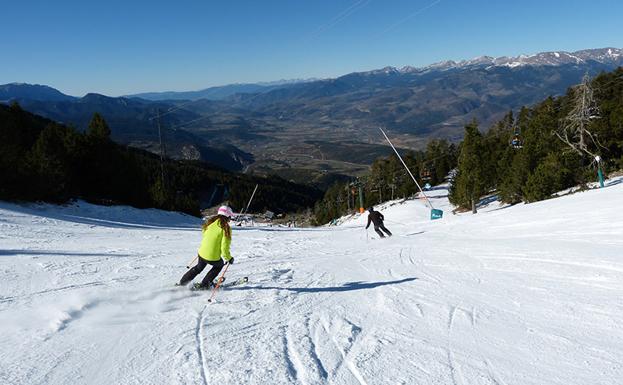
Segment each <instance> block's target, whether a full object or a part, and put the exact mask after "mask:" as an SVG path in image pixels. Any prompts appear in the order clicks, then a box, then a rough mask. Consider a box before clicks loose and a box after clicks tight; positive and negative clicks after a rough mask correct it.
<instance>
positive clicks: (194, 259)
mask: <svg viewBox="0 0 623 385" xmlns="http://www.w3.org/2000/svg"><path fill="white" fill-rule="evenodd" d="M197 258H199V256H198V255H196V256H195V258H193V260H192V261H190V263H189V264H188V265H186V268H187V269H190V265H192V264H193V263H194V262H195V261H196V260H197Z"/></svg>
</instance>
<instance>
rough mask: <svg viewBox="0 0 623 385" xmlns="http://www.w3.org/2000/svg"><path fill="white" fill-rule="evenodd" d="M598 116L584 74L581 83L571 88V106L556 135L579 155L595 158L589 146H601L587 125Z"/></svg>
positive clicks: (591, 91)
mask: <svg viewBox="0 0 623 385" xmlns="http://www.w3.org/2000/svg"><path fill="white" fill-rule="evenodd" d="M598 118H599V108H598V107H597V103H596V102H595V97H594V94H593V88H592V87H591V84H590V78H589V76H588V74H585V75H584V78H583V79H582V83H580V84H579V85H577V86H575V89H574V90H573V108H572V109H571V111H569V113H568V114H567V116H565V117H564V118H563V119H561V122H560V127H559V129H558V130H557V131H556V136H558V138H560V140H562V141H563V142H565V143H566V144H567V145H568V146H569V147H570V148H571V149H572V150H573V151H575V152H577V153H579V154H580V155H582V156H584V155H587V154H588V155H590V156H591V157H592V158H595V157H596V156H597V154H596V153H593V152H592V151H591V148H597V147H602V148H603V146H602V145H601V144H600V143H599V141H598V139H597V135H593V133H591V132H590V130H589V125H590V122H591V121H592V120H595V119H598Z"/></svg>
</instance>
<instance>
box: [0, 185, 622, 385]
mask: <svg viewBox="0 0 623 385" xmlns="http://www.w3.org/2000/svg"><path fill="white" fill-rule="evenodd" d="M446 196H447V190H445V189H443V188H440V189H437V190H435V191H432V192H431V202H432V204H433V205H434V206H435V207H436V208H440V209H443V210H444V213H445V215H444V218H443V219H441V220H437V221H430V220H429V219H428V218H429V210H430V209H429V208H428V207H427V206H426V202H425V201H423V200H419V199H418V200H409V201H406V202H401V201H394V202H388V203H386V204H384V205H381V206H379V209H380V210H381V211H382V213H383V214H384V215H385V218H386V226H387V227H388V228H389V229H390V230H391V231H392V232H393V233H394V236H393V237H391V238H388V239H379V237H378V236H377V235H376V233H375V232H374V231H373V230H372V228H371V229H369V230H368V231H366V230H365V229H364V225H365V221H366V216H365V215H363V216H353V217H352V218H345V219H344V220H342V221H340V222H341V223H340V224H339V225H338V226H326V227H321V228H316V229H303V228H301V229H293V228H279V227H262V228H235V229H234V234H233V237H234V239H233V243H232V253H233V255H234V256H235V264H234V265H232V266H231V268H230V269H229V271H228V274H227V277H228V280H230V281H232V280H235V279H236V278H239V277H243V276H249V277H250V281H249V283H248V284H246V285H241V286H236V287H230V288H226V289H223V290H222V291H220V292H219V293H218V294H217V296H216V300H215V302H212V303H208V301H207V299H208V298H209V293H206V292H193V291H190V290H188V289H187V288H180V287H174V286H173V284H174V283H175V282H176V281H178V280H179V278H180V277H181V276H182V274H183V273H184V272H185V271H186V265H187V264H188V263H189V262H190V260H191V259H192V258H193V257H194V255H195V253H196V250H197V247H198V245H199V242H200V237H201V234H200V231H199V227H198V226H199V224H200V221H199V220H198V219H196V218H193V217H189V216H185V215H181V214H175V213H166V212H161V211H157V210H138V209H133V208H129V207H98V206H94V205H90V204H87V203H84V202H78V203H75V204H73V205H70V206H52V205H18V204H12V203H0V230H1V232H0V278H1V279H0V325H2V326H1V328H0V383H2V384H28V385H31V384H220V385H224V384H310V385H311V384H359V385H372V384H455V385H468V384H496V385H511V384H516V385H527V384H535V385H542V384H560V385H570V384H591V385H596V384H604V385H605V384H609V385H610V384H617V383H621V378H623V328H621V326H620V324H621V322H620V320H621V319H622V318H623V301H621V296H622V294H623V238H622V237H621V235H622V234H623V217H622V216H621V208H623V180H621V179H616V180H610V181H608V184H607V186H606V188H603V189H594V190H590V191H586V192H578V193H574V194H570V195H566V196H562V197H559V198H556V199H551V200H547V201H543V202H538V203H534V204H528V205H525V204H520V205H515V206H504V205H499V204H498V202H496V201H494V200H490V201H485V202H482V206H481V207H480V212H479V213H478V214H477V215H472V214H471V213H463V214H457V215H454V214H452V207H450V205H449V203H448V201H447V197H446ZM202 276H203V274H202V275H201V276H200V277H202Z"/></svg>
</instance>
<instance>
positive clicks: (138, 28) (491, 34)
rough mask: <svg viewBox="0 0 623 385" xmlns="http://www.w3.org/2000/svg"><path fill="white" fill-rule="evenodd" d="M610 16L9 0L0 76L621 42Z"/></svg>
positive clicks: (50, 80) (372, 2) (330, 73)
mask: <svg viewBox="0 0 623 385" xmlns="http://www.w3.org/2000/svg"><path fill="white" fill-rule="evenodd" d="M621 15H623V2H621V1H620V0H593V1H590V2H588V1H577V0H567V1H562V0H552V1H548V0H540V1H533V0H527V1H519V0H517V1H495V0H490V1H486V0H472V1H467V0H466V1H460V0H411V1H407V0H384V1H381V0H332V1H328V0H327V1H325V0H316V1H303V0H290V1H286V0H280V1H277V0H240V1H236V0H229V1H213V0H201V1H188V0H177V1H159V0H152V1H139V0H125V1H118V0H108V1H99V2H90V1H84V0H82V1H74V0H57V1H49V0H48V1H37V0H33V1H29V0H24V1H21V2H19V1H11V2H5V4H3V6H2V23H0V33H1V35H2V37H3V38H2V39H0V52H1V56H0V57H1V59H0V84H4V83H9V82H26V83H38V84H46V85H50V86H52V87H55V88H58V89H59V90H61V91H63V92H65V93H67V94H70V95H77V96H82V95H84V94H85V93H87V92H98V93H103V94H106V95H112V96H117V95H123V94H128V93H135V92H145V91H166V90H178V91H181V90H197V89H201V88H205V87H209V86H215V85H223V84H229V83H242V82H256V81H271V80H279V79H292V78H310V77H318V78H324V77H336V76H340V75H343V74H346V73H349V72H354V71H363V70H370V69H375V68H381V67H384V66H387V65H391V66H398V67H400V66H403V65H413V66H424V65H427V64H430V63H433V62H437V61H441V60H447V59H453V60H461V59H469V58H472V57H475V56H480V55H491V56H504V55H507V56H514V55H519V54H522V53H525V54H530V53H536V52H540V51H555V50H561V51H562V50H565V51H574V50H579V49H585V48H601V47H618V48H623V22H622V21H621Z"/></svg>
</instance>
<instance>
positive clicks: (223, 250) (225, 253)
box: [221, 234, 232, 262]
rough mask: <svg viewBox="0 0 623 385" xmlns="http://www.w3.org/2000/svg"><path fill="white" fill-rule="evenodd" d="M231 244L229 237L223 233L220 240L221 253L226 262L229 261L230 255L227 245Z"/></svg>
mask: <svg viewBox="0 0 623 385" xmlns="http://www.w3.org/2000/svg"><path fill="white" fill-rule="evenodd" d="M230 246H231V238H227V237H226V236H225V234H223V239H222V240H221V255H222V256H223V258H224V259H225V261H226V262H229V260H230V259H231V258H232V257H231V252H230V251H229V247H230Z"/></svg>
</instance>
